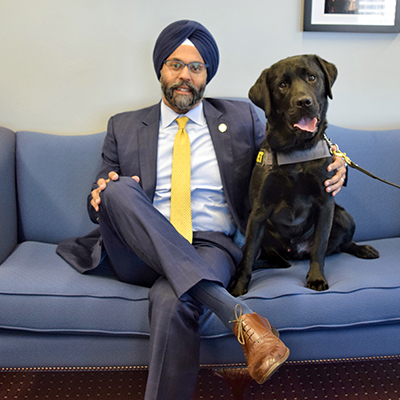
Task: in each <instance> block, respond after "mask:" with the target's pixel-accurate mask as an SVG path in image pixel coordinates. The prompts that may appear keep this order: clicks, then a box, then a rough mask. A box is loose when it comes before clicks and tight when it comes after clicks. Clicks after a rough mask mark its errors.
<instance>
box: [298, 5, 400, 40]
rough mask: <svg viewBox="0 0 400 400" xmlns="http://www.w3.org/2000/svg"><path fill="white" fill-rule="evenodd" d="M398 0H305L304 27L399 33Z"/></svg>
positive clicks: (399, 12)
mask: <svg viewBox="0 0 400 400" xmlns="http://www.w3.org/2000/svg"><path fill="white" fill-rule="evenodd" d="M399 3H400V0H304V21H303V22H304V25H303V29H304V31H327V32H364V33H399V32H400V10H399V7H400V6H399Z"/></svg>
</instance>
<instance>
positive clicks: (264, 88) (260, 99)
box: [249, 68, 271, 118]
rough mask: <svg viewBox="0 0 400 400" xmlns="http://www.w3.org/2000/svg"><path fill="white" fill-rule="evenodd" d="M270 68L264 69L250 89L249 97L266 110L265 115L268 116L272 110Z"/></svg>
mask: <svg viewBox="0 0 400 400" xmlns="http://www.w3.org/2000/svg"><path fill="white" fill-rule="evenodd" d="M267 74H268V68H267V69H264V71H263V72H262V73H261V75H260V76H259V78H258V79H257V81H256V83H255V84H254V85H253V86H252V87H251V88H250V90H249V99H250V100H251V101H252V102H253V103H254V104H255V105H256V106H257V107H260V108H262V109H263V110H264V111H265V116H266V117H267V118H268V115H269V113H270V112H271V99H270V96H269V88H268V80H267Z"/></svg>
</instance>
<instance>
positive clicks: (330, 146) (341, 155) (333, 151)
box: [324, 133, 353, 167]
mask: <svg viewBox="0 0 400 400" xmlns="http://www.w3.org/2000/svg"><path fill="white" fill-rule="evenodd" d="M324 139H325V140H326V142H327V143H328V147H329V151H330V153H331V154H332V155H333V156H338V157H341V158H343V160H344V162H345V163H346V167H347V165H352V164H353V162H352V161H351V160H350V158H349V157H348V156H347V154H346V153H343V152H342V151H340V149H339V145H338V144H336V143H332V139H329V138H328V136H326V133H324ZM332 146H335V147H336V150H332Z"/></svg>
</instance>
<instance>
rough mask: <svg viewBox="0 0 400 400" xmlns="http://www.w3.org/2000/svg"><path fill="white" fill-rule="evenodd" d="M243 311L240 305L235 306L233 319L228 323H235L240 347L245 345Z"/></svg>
mask: <svg viewBox="0 0 400 400" xmlns="http://www.w3.org/2000/svg"><path fill="white" fill-rule="evenodd" d="M242 317H243V311H242V307H241V306H240V304H236V306H235V319H234V320H233V321H229V323H232V322H235V323H237V339H238V341H239V343H240V344H241V345H244V344H245V336H244V335H245V332H246V331H245V329H244V326H243V318H242Z"/></svg>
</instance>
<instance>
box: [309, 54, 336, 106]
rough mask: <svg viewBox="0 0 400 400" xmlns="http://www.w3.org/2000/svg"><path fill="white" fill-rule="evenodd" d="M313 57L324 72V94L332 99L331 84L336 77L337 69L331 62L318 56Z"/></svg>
mask: <svg viewBox="0 0 400 400" xmlns="http://www.w3.org/2000/svg"><path fill="white" fill-rule="evenodd" d="M315 58H316V60H317V62H318V63H319V65H320V66H321V68H322V71H324V74H325V86H326V94H327V95H328V97H329V98H330V99H332V98H333V96H332V86H333V84H334V83H335V80H336V78H337V75H338V70H337V68H336V67H335V66H334V65H333V64H332V63H330V62H328V61H325V60H324V59H323V58H321V57H318V56H315Z"/></svg>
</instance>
